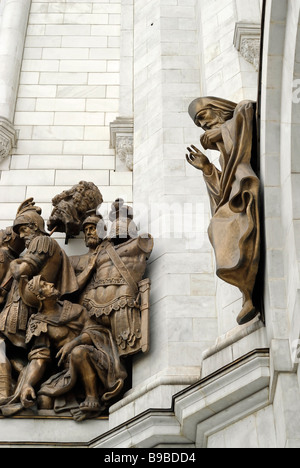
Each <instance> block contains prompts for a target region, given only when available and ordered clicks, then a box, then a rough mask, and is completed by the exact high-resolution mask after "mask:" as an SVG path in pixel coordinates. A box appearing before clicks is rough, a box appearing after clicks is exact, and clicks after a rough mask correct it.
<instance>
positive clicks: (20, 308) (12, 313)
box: [0, 198, 78, 379]
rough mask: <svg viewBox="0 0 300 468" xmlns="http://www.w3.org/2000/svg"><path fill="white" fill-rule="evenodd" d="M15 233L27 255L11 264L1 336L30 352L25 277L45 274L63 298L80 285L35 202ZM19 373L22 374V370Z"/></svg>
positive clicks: (24, 209)
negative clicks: (22, 293)
mask: <svg viewBox="0 0 300 468" xmlns="http://www.w3.org/2000/svg"><path fill="white" fill-rule="evenodd" d="M13 230H14V232H15V233H16V234H17V235H19V236H20V238H21V239H22V240H23V241H24V242H25V246H26V247H27V251H26V253H25V255H24V256H23V257H22V258H19V259H17V260H14V261H12V262H11V264H10V274H11V280H12V284H11V288H10V290H9V292H8V295H7V299H6V303H5V306H4V308H3V310H2V312H1V314H0V335H1V336H2V337H4V338H5V339H8V340H9V342H10V343H12V344H13V345H14V346H16V347H17V348H23V349H26V344H25V333H26V328H27V323H28V319H29V315H30V313H31V310H30V308H29V307H28V306H27V305H26V304H24V302H23V301H22V299H21V298H20V294H19V280H20V278H21V276H22V275H26V276H28V277H29V279H31V278H33V276H35V275H38V274H42V275H43V277H44V278H45V279H46V280H47V281H49V282H52V283H54V284H55V286H56V287H57V288H58V289H59V290H60V291H61V293H62V295H66V294H71V293H73V292H75V291H76V290H77V289H78V283H77V280H76V276H75V272H74V269H73V267H72V266H71V263H70V261H69V259H68V257H67V255H66V253H65V252H64V251H63V250H62V249H61V248H60V246H59V245H58V243H57V242H56V241H55V240H54V239H52V238H51V237H50V236H49V234H47V233H46V231H45V228H44V220H43V218H42V217H41V209H40V208H38V207H36V206H35V203H34V201H33V199H32V198H30V199H28V200H26V201H25V202H24V203H22V205H21V206H20V208H19V210H18V213H17V217H16V219H15V221H14V225H13ZM5 359H6V362H7V358H5ZM17 370H18V371H19V372H20V370H21V369H20V368H18V369H17ZM8 371H9V370H8V366H7V372H8ZM5 378H6V379H10V376H9V375H6V376H5Z"/></svg>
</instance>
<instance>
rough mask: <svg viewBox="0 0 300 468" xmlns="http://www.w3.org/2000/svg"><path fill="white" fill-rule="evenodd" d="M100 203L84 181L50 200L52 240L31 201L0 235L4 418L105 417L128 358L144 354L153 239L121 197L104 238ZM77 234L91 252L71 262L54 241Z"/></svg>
mask: <svg viewBox="0 0 300 468" xmlns="http://www.w3.org/2000/svg"><path fill="white" fill-rule="evenodd" d="M99 202H100V205H101V203H102V197H101V194H100V192H99V190H98V189H97V187H96V186H94V184H92V183H88V182H80V183H79V184H78V185H77V186H75V187H73V188H72V189H70V190H68V191H65V192H63V193H62V194H61V195H59V196H57V197H55V199H54V200H53V205H54V209H53V212H52V215H51V218H50V219H49V221H48V229H50V228H51V227H52V231H51V233H47V232H46V230H45V223H44V219H43V218H42V216H41V209H40V208H39V207H37V206H36V205H35V202H34V200H33V199H28V200H26V201H25V202H24V203H22V205H21V206H20V207H19V210H18V213H17V216H16V218H15V220H14V223H13V226H12V227H9V228H7V229H6V230H3V231H1V233H0V235H1V239H0V241H1V244H0V268H1V271H0V281H1V284H2V287H1V291H0V303H1V312H0V414H2V416H5V417H9V416H13V415H15V414H17V413H19V412H21V411H24V410H27V412H28V411H30V412H31V413H32V414H36V413H37V412H38V411H39V414H50V415H51V414H56V415H57V414H61V415H70V416H72V417H73V418H74V419H75V420H76V421H82V420H85V419H90V418H95V417H98V416H100V415H103V413H104V412H105V411H106V410H107V408H108V407H109V406H110V405H111V404H112V403H113V402H114V401H116V399H117V398H118V397H119V398H120V395H121V392H122V389H123V387H124V382H125V380H126V378H127V375H128V369H127V365H126V358H127V357H128V356H131V355H133V354H136V353H138V352H140V351H143V352H146V351H148V321H149V318H148V309H149V289H150V281H149V280H148V279H143V277H144V273H145V269H146V264H147V260H148V258H149V256H150V254H151V252H152V249H153V239H152V237H151V236H150V235H148V234H147V235H142V236H139V235H138V233H137V228H136V225H135V223H134V221H133V213H132V209H131V207H128V206H126V205H125V204H124V202H123V200H121V199H118V200H116V202H115V203H114V204H113V205H112V210H111V212H110V220H111V229H110V232H107V227H106V225H105V222H104V219H103V217H102V216H101V215H100V214H99V212H98V211H96V210H94V209H93V210H91V212H89V210H88V208H90V207H91V206H94V207H95V205H96V206H97V205H99ZM83 213H85V216H83ZM53 226H54V228H53ZM80 227H81V229H82V230H83V232H84V237H85V244H86V247H87V248H88V252H87V253H86V254H84V255H80V256H75V257H68V256H67V255H66V253H65V251H64V249H62V248H61V247H60V245H59V243H58V242H57V241H56V240H55V239H54V238H53V237H52V233H53V232H54V231H58V232H65V233H66V234H67V236H68V237H72V236H73V235H76V234H78V233H79V231H80ZM24 249H25V252H24ZM21 254H22V255H21ZM42 412H44V413H42ZM45 412H46V413H45Z"/></svg>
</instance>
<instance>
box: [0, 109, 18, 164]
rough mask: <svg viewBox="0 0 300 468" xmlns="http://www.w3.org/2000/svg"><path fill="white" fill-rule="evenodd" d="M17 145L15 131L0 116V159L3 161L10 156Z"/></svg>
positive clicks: (11, 125) (7, 121) (8, 122)
mask: <svg viewBox="0 0 300 468" xmlns="http://www.w3.org/2000/svg"><path fill="white" fill-rule="evenodd" d="M16 143H17V131H16V130H15V128H14V126H13V124H12V123H11V122H10V121H9V120H7V119H6V118H4V117H1V116H0V159H5V158H6V157H7V156H9V155H10V154H11V151H12V149H13V148H14V147H15V146H16Z"/></svg>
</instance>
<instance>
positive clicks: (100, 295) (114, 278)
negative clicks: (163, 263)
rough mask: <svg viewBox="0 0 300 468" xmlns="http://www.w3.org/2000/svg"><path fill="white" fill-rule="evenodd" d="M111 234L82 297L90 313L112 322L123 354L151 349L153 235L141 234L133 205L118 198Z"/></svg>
mask: <svg viewBox="0 0 300 468" xmlns="http://www.w3.org/2000/svg"><path fill="white" fill-rule="evenodd" d="M110 220H111V221H112V227H111V231H110V234H109V237H108V238H107V239H105V240H104V241H103V242H102V243H101V244H100V245H99V247H98V248H97V255H96V256H95V259H94V274H93V276H92V279H91V280H90V282H89V284H88V286H87V287H86V290H85V291H84V293H83V295H82V298H81V301H82V304H83V305H84V306H85V307H86V308H87V310H88V311H89V313H90V315H91V316H93V317H96V318H97V320H98V321H99V322H100V323H102V324H104V325H106V326H110V327H111V330H112V333H113V336H114V338H115V340H116V343H117V345H118V351H119V354H120V356H128V355H132V354H135V353H137V352H139V351H140V350H142V351H144V352H146V351H148V305H149V297H148V294H149V289H150V282H149V280H144V281H142V279H143V276H144V273H145V270H146V265H147V260H148V258H149V257H150V254H151V252H152V249H153V239H152V237H151V236H150V235H148V234H147V235H145V236H138V234H137V228H136V225H135V223H134V222H133V214H132V209H131V208H130V207H128V206H126V205H124V201H123V200H116V202H115V203H114V204H113V205H112V211H111V213H110Z"/></svg>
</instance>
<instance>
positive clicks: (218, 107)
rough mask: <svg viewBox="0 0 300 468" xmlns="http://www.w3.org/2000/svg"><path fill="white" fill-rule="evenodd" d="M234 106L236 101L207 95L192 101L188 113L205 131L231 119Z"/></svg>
mask: <svg viewBox="0 0 300 468" xmlns="http://www.w3.org/2000/svg"><path fill="white" fill-rule="evenodd" d="M236 106H237V104H236V103H234V102H231V101H227V100H226V99H221V98H215V97H210V96H208V97H203V98H198V99H195V100H194V101H192V102H191V104H190V106H189V115H190V117H191V118H192V119H193V121H194V123H195V124H196V125H197V126H198V127H201V128H203V130H205V131H206V130H211V129H213V128H218V127H220V126H221V125H223V124H224V123H225V122H226V121H227V120H230V119H232V118H233V114H234V111H235V109H236Z"/></svg>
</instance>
